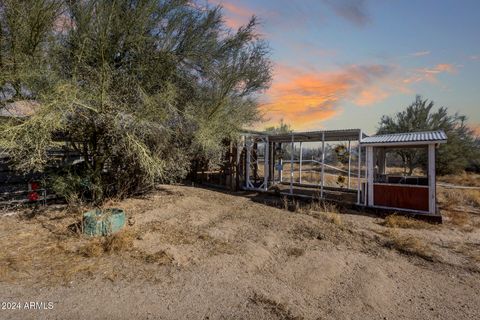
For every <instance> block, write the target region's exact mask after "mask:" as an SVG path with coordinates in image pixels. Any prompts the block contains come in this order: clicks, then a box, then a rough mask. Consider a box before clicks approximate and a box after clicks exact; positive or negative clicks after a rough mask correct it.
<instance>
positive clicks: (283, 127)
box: [265, 119, 292, 134]
mask: <svg viewBox="0 0 480 320" xmlns="http://www.w3.org/2000/svg"><path fill="white" fill-rule="evenodd" d="M265 132H267V133H269V134H279V133H289V132H292V129H291V127H290V125H289V124H287V123H285V122H284V121H283V119H280V123H279V124H278V126H271V127H266V128H265Z"/></svg>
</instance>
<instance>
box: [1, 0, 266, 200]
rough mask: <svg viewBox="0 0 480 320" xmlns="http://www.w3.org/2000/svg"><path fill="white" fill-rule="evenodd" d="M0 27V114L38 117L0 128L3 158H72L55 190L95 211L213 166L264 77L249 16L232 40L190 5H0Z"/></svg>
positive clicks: (63, 1)
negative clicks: (75, 157) (61, 151)
mask: <svg viewBox="0 0 480 320" xmlns="http://www.w3.org/2000/svg"><path fill="white" fill-rule="evenodd" d="M32 3H34V5H32ZM25 22H27V23H25ZM0 24H1V25H0V46H1V51H0V67H1V68H2V69H1V73H2V78H1V83H0V84H1V91H2V92H1V93H2V97H3V98H1V97H0V99H1V100H0V101H1V104H2V105H3V106H6V105H8V104H12V103H18V102H19V101H22V102H24V101H26V100H27V101H30V102H32V103H35V105H36V106H37V107H36V108H35V112H34V114H33V115H31V116H30V117H28V118H25V119H23V120H21V121H20V120H18V119H12V120H10V121H7V122H6V123H4V124H2V127H1V128H0V130H1V136H0V148H2V149H5V150H6V151H7V152H8V154H9V155H10V156H11V157H12V159H13V161H14V163H15V164H16V166H17V168H18V169H20V170H23V171H30V170H44V169H45V167H46V165H47V164H48V163H49V157H48V151H49V150H51V148H53V147H62V148H68V149H70V150H72V151H74V152H76V153H77V154H79V155H80V156H81V157H82V159H83V160H84V161H83V163H82V167H81V170H79V166H78V165H77V167H76V168H75V169H73V168H72V169H71V170H69V171H68V170H67V171H68V172H67V173H66V174H63V175H62V176H60V177H58V179H59V180H58V181H57V183H56V185H57V186H64V187H66V188H67V189H68V190H70V191H71V192H73V193H77V194H78V193H80V192H82V193H83V194H90V195H91V197H92V198H93V200H95V201H96V202H100V201H102V199H104V198H105V197H106V196H112V195H119V194H122V195H127V194H131V193H133V192H138V191H141V190H144V189H147V188H150V187H151V186H152V185H153V184H154V183H155V182H157V181H163V182H169V181H172V180H176V179H180V178H183V177H185V175H186V174H187V171H188V169H189V165H190V162H191V161H192V159H195V158H198V157H203V158H207V159H212V160H213V159H216V158H218V155H219V153H220V151H221V149H220V148H221V142H222V140H223V139H225V138H230V137H232V136H233V135H234V134H235V132H237V131H238V130H239V129H240V128H241V127H242V126H244V125H247V124H250V123H252V122H253V121H256V120H257V119H258V118H259V113H258V110H257V102H256V100H255V97H256V94H257V93H258V92H260V91H262V90H264V89H266V88H267V87H268V85H269V82H270V78H271V62H270V60H269V50H268V47H267V45H266V43H265V41H264V40H262V39H261V38H260V37H259V36H258V34H257V33H256V27H257V23H256V19H255V18H254V17H252V19H251V20H250V22H249V23H248V24H247V25H245V26H243V27H241V28H239V29H238V30H235V31H233V30H231V29H230V28H228V27H226V25H225V24H224V22H223V19H222V10H221V8H220V7H213V8H209V7H204V6H200V5H199V4H196V3H192V2H191V1H187V0H136V1H135V0H116V1H112V0H32V1H26V0H21V1H13V0H8V1H7V0H0ZM30 39H31V40H30ZM19 44H21V45H19ZM5 61H7V62H5ZM18 61H20V62H18ZM0 107H1V105H0ZM59 137H61V139H59ZM58 140H62V141H66V143H60V142H59V141H58ZM80 189H82V190H81V191H80ZM85 189H87V190H85Z"/></svg>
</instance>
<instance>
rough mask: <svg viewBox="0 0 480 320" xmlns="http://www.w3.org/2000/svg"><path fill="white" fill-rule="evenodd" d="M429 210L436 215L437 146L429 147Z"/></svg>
mask: <svg viewBox="0 0 480 320" xmlns="http://www.w3.org/2000/svg"><path fill="white" fill-rule="evenodd" d="M428 200H429V201H428V208H429V211H430V213H431V214H436V213H437V212H436V174H435V144H429V145H428Z"/></svg>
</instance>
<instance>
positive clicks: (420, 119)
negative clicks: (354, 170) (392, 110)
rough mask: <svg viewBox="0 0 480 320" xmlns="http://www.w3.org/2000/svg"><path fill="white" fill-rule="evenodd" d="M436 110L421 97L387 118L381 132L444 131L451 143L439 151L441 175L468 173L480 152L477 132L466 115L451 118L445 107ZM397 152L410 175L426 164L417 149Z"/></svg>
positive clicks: (384, 119) (380, 124)
mask: <svg viewBox="0 0 480 320" xmlns="http://www.w3.org/2000/svg"><path fill="white" fill-rule="evenodd" d="M433 108H434V103H433V101H428V99H425V100H422V97H421V96H418V95H417V97H416V99H415V101H414V102H413V103H412V104H411V105H410V106H408V107H407V108H406V109H405V110H404V111H400V112H398V113H396V114H395V115H394V116H383V117H382V118H381V120H380V123H379V128H378V131H377V133H378V134H385V133H399V132H418V131H430V130H440V129H441V130H444V131H445V133H446V134H447V136H448V142H447V143H446V144H444V145H441V146H440V149H439V150H438V157H437V171H438V173H439V174H450V173H457V172H459V171H462V170H465V169H466V168H467V166H468V165H469V163H470V161H471V159H473V158H474V157H475V155H476V154H477V155H478V152H479V151H478V147H477V146H476V144H475V138H474V135H473V131H472V130H471V129H469V127H468V126H467V118H466V116H464V115H460V114H458V113H455V114H453V115H450V114H449V113H448V109H447V108H445V107H440V108H439V109H437V110H434V109H433ZM397 153H398V155H399V156H400V157H401V158H402V161H403V163H404V168H405V170H408V174H412V172H413V169H414V168H415V166H416V165H418V164H422V165H425V163H424V162H425V157H422V156H421V155H420V154H419V153H418V151H416V150H402V151H398V152H397Z"/></svg>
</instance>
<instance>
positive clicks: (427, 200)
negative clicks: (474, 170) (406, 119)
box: [361, 130, 447, 215]
mask: <svg viewBox="0 0 480 320" xmlns="http://www.w3.org/2000/svg"><path fill="white" fill-rule="evenodd" d="M446 142H447V136H446V134H445V132H444V131H441V130H440V131H429V132H409V133H396V134H385V135H375V136H371V137H366V138H363V139H362V141H361V145H362V147H365V149H366V177H367V179H366V182H364V183H363V186H362V195H363V197H362V204H364V205H365V206H367V207H372V208H387V209H394V210H399V211H408V212H413V213H419V214H428V215H438V212H437V206H436V175H435V154H436V149H437V147H438V146H439V145H440V144H442V143H446ZM411 149H417V150H420V151H423V152H424V154H425V155H426V156H425V157H424V159H425V161H424V162H425V164H426V165H425V170H424V171H422V172H421V173H420V174H417V175H415V176H412V175H409V174H406V173H401V174H399V173H398V172H396V173H390V172H389V171H388V167H387V161H386V160H387V153H388V152H395V153H401V152H402V150H403V151H404V152H408V151H409V150H411Z"/></svg>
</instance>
